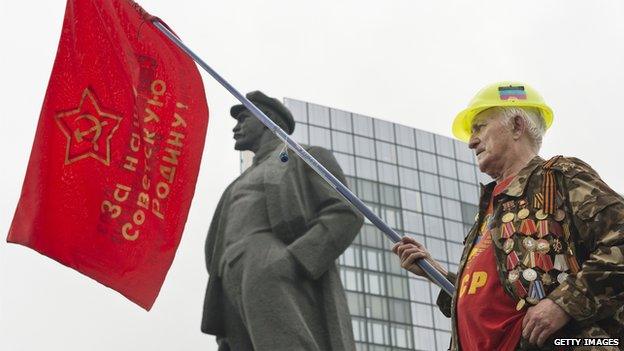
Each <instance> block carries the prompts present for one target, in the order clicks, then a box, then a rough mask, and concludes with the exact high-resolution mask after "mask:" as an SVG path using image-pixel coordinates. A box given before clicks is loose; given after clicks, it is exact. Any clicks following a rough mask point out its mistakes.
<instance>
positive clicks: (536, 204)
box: [533, 193, 544, 210]
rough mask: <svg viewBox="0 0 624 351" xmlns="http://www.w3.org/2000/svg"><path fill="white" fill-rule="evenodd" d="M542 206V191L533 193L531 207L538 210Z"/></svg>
mask: <svg viewBox="0 0 624 351" xmlns="http://www.w3.org/2000/svg"><path fill="white" fill-rule="evenodd" d="M542 206H544V195H542V193H539V194H535V195H533V208H534V209H536V210H539V209H541V208H542Z"/></svg>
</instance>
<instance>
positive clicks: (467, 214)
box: [461, 202, 479, 233]
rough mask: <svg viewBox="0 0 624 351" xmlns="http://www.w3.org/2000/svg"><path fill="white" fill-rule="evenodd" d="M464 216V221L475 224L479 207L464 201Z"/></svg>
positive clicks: (462, 205)
mask: <svg viewBox="0 0 624 351" xmlns="http://www.w3.org/2000/svg"><path fill="white" fill-rule="evenodd" d="M461 207H462V218H463V219H464V223H468V224H473V223H474V222H475V216H476V215H477V213H479V208H478V207H477V206H475V205H471V204H467V203H464V202H462V203H461ZM466 233H468V232H466Z"/></svg>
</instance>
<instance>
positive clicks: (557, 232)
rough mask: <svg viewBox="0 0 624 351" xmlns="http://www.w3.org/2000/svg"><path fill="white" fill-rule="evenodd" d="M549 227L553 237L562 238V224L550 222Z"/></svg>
mask: <svg viewBox="0 0 624 351" xmlns="http://www.w3.org/2000/svg"><path fill="white" fill-rule="evenodd" d="M548 223H549V224H548V227H549V229H550V234H552V235H553V236H556V237H559V236H561V232H562V229H561V224H559V223H557V222H555V221H549V222H548Z"/></svg>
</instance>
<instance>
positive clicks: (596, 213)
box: [437, 156, 624, 350]
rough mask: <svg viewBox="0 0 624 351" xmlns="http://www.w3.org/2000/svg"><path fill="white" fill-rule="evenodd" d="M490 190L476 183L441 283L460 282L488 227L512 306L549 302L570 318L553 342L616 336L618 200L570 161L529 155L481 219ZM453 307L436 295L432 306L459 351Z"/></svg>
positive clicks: (620, 277) (620, 242)
mask: <svg viewBox="0 0 624 351" xmlns="http://www.w3.org/2000/svg"><path fill="white" fill-rule="evenodd" d="M494 186H495V183H494V182H492V183H490V184H488V185H486V186H483V185H482V189H481V190H482V191H481V200H480V204H479V213H478V214H477V217H476V219H475V224H474V225H473V227H472V229H471V230H470V232H469V233H468V235H467V236H466V238H465V240H464V251H463V254H462V257H461V260H460V262H459V268H458V272H457V274H452V273H449V277H448V278H449V279H450V280H451V281H452V282H456V280H457V277H458V276H459V277H461V274H462V270H463V268H464V265H465V263H466V260H467V257H468V253H469V252H470V250H471V249H472V246H473V244H474V242H475V238H476V237H477V235H478V234H479V232H480V228H481V227H482V226H488V228H490V232H491V235H492V239H493V243H494V245H495V252H496V258H497V270H498V272H499V278H500V280H501V282H502V285H503V288H504V289H505V292H506V293H507V294H508V295H510V296H511V297H512V298H513V299H514V300H515V301H518V305H517V308H518V309H520V308H525V309H526V308H528V307H530V306H531V305H534V304H537V303H538V302H539V300H540V299H541V298H549V299H551V300H553V301H554V302H555V303H557V304H558V305H559V306H560V307H561V308H563V309H564V310H565V311H566V312H567V313H568V314H569V315H570V316H571V319H570V322H569V323H568V324H566V325H565V326H564V327H563V328H562V329H561V330H560V331H559V332H557V333H556V335H555V336H556V337H563V338H570V337H574V338H582V337H604V338H609V337H611V338H617V337H619V338H622V337H623V336H624V307H623V306H624V199H623V198H622V197H621V196H620V195H618V194H617V193H616V192H614V191H613V190H612V189H610V188H609V187H608V186H607V185H606V184H605V183H604V182H603V181H602V180H601V179H600V177H599V176H598V174H597V173H596V171H594V170H593V169H592V168H591V167H590V166H589V165H587V164H586V163H584V162H583V161H581V160H579V159H576V158H566V157H555V158H553V159H551V160H549V161H544V160H543V159H542V158H540V157H539V156H536V157H535V158H534V159H532V160H531V161H530V162H529V163H528V164H527V166H526V167H525V168H524V169H522V170H521V171H520V172H519V173H518V175H517V176H516V177H515V178H514V179H513V180H512V182H511V183H510V185H509V186H508V187H507V189H506V190H504V191H503V192H502V193H501V194H499V195H497V196H496V197H495V198H494V199H493V204H494V212H493V214H492V215H491V216H489V217H488V218H483V217H484V213H485V211H486V209H487V206H488V204H489V200H490V197H491V194H492V191H493V189H494ZM455 285H456V286H457V284H455ZM457 290H459V289H457ZM456 302H457V292H456V293H455V296H453V297H452V298H451V297H450V296H448V295H447V294H445V293H444V292H441V293H440V295H439V296H438V301H437V303H438V306H439V307H440V309H441V311H442V313H444V314H445V315H446V316H447V317H451V319H452V328H453V333H452V338H451V348H450V349H451V350H459V349H460V347H459V346H458V344H459V343H458V334H457V320H456V316H455V311H456ZM451 312H452V313H451ZM555 336H553V337H555ZM623 341H624V340H622V339H620V347H622V345H621V343H622V342H623ZM547 344H549V345H545V346H544V347H543V348H542V350H549V349H553V348H554V347H553V346H552V339H551V340H550V342H547ZM533 349H535V350H537V348H536V346H532V345H529V344H528V342H527V341H526V340H525V339H521V340H520V343H519V345H518V348H517V350H533ZM577 349H579V350H610V349H611V350H617V349H618V348H617V347H613V346H612V347H611V348H605V347H604V346H601V347H597V346H594V347H585V348H577Z"/></svg>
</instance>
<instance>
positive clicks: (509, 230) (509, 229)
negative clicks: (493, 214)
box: [501, 222, 516, 239]
mask: <svg viewBox="0 0 624 351" xmlns="http://www.w3.org/2000/svg"><path fill="white" fill-rule="evenodd" d="M515 232H516V228H515V227H514V225H513V223H511V222H509V223H503V225H501V233H502V234H501V237H503V238H505V239H506V238H509V237H511V236H512V235H513V234H514V233H515Z"/></svg>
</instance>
